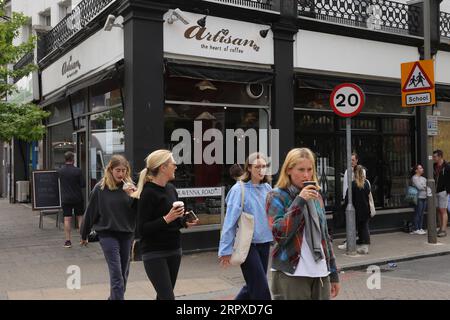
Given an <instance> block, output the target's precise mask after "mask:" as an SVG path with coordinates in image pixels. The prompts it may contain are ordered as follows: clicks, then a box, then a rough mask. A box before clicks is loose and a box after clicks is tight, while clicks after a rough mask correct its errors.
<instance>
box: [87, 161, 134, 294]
mask: <svg viewBox="0 0 450 320" xmlns="http://www.w3.org/2000/svg"><path fill="white" fill-rule="evenodd" d="M130 172H131V170H130V165H129V163H128V161H127V159H125V157H123V156H121V155H113V156H112V157H111V160H110V161H109V163H108V165H107V166H106V168H105V171H104V176H103V178H102V179H101V180H100V181H99V182H98V183H97V184H96V185H95V187H94V189H93V190H92V192H91V194H90V196H89V203H88V206H87V209H86V212H85V213H84V216H83V222H82V224H81V228H80V233H81V245H87V243H88V240H87V237H88V234H89V233H90V232H91V229H92V230H95V232H96V233H97V234H98V237H99V240H100V246H101V247H102V250H103V253H104V255H105V259H106V263H107V264H108V269H109V277H110V286H111V289H110V296H109V300H123V299H124V298H125V290H126V286H127V279H128V273H129V266H130V253H131V244H132V241H133V236H134V230H135V227H136V211H135V207H134V202H135V201H134V199H133V198H131V197H130V195H131V194H132V193H133V192H134V191H135V190H136V188H135V187H134V184H133V181H132V180H131V178H130Z"/></svg>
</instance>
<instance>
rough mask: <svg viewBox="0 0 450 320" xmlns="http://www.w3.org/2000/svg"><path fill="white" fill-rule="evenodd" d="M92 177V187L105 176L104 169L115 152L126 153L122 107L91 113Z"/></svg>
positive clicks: (90, 149)
mask: <svg viewBox="0 0 450 320" xmlns="http://www.w3.org/2000/svg"><path fill="white" fill-rule="evenodd" d="M90 123H91V136H90V148H89V152H90V155H89V156H90V168H89V171H90V177H91V188H92V187H94V186H95V184H96V183H97V182H98V181H99V180H100V179H101V178H102V177H103V170H104V168H105V166H106V165H107V164H108V162H109V160H110V159H111V156H112V155H113V154H124V153H125V139H124V119H123V110H122V108H115V109H112V110H109V111H105V112H101V113H96V114H93V115H91V121H90Z"/></svg>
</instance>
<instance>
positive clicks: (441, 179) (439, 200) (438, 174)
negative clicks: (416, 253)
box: [433, 149, 450, 237]
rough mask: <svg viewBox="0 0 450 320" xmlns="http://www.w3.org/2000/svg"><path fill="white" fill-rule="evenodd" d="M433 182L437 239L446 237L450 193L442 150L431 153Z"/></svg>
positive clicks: (449, 167) (449, 177)
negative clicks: (437, 220) (434, 186)
mask: <svg viewBox="0 0 450 320" xmlns="http://www.w3.org/2000/svg"><path fill="white" fill-rule="evenodd" d="M433 161H434V165H433V169H434V171H433V172H434V180H435V181H436V212H437V216H438V217H439V224H440V228H439V231H438V234H437V236H438V237H445V236H446V235H447V223H448V216H447V206H448V194H449V192H450V164H449V163H447V162H446V161H445V160H444V153H443V152H442V150H439V149H438V150H435V151H433Z"/></svg>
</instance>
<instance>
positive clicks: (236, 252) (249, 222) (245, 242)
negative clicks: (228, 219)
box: [230, 181, 255, 266]
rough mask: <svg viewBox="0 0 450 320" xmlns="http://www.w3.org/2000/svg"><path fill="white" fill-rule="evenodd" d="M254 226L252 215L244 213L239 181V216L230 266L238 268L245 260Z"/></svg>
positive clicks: (242, 194)
mask: <svg viewBox="0 0 450 320" xmlns="http://www.w3.org/2000/svg"><path fill="white" fill-rule="evenodd" d="M254 226H255V218H254V217H253V215H251V214H250V213H246V212H244V184H243V183H242V181H241V216H240V217H239V220H238V225H237V231H236V237H235V238H234V246H233V253H232V254H231V259H230V263H231V264H232V265H234V266H239V265H241V264H242V263H244V261H245V259H247V255H248V251H249V250H250V245H251V244H252V239H253V230H254Z"/></svg>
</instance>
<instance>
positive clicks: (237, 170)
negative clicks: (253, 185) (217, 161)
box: [229, 164, 244, 181]
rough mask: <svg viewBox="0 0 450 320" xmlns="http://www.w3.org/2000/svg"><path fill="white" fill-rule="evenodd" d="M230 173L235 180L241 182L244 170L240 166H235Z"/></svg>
mask: <svg viewBox="0 0 450 320" xmlns="http://www.w3.org/2000/svg"><path fill="white" fill-rule="evenodd" d="M229 173H230V177H231V178H232V179H233V180H235V181H239V178H240V177H241V176H242V175H243V174H244V170H242V167H241V166H240V165H239V164H233V165H232V166H231V167H230V171H229Z"/></svg>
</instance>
